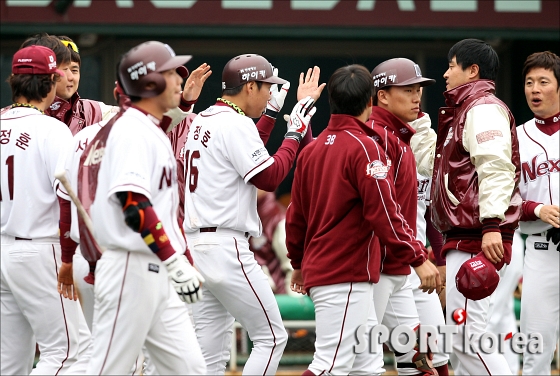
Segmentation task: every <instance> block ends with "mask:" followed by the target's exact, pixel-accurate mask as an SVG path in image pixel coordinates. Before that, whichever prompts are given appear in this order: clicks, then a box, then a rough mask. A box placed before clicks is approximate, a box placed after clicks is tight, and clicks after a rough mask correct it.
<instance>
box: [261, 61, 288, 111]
mask: <svg viewBox="0 0 560 376" xmlns="http://www.w3.org/2000/svg"><path fill="white" fill-rule="evenodd" d="M274 75H275V76H278V69H277V68H274ZM289 89H290V83H289V82H286V83H285V84H284V85H282V87H281V88H280V91H278V85H277V84H273V85H272V86H271V87H270V99H269V100H268V102H267V104H266V112H265V114H266V115H268V116H270V117H272V118H274V119H276V117H277V116H278V113H279V112H280V110H281V109H282V107H283V106H284V101H285V100H286V95H288V90H289Z"/></svg>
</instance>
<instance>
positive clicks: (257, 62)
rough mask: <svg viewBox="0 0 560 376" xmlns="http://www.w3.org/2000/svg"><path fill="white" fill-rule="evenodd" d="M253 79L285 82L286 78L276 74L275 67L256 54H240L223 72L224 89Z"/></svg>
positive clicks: (276, 82) (232, 87)
mask: <svg viewBox="0 0 560 376" xmlns="http://www.w3.org/2000/svg"><path fill="white" fill-rule="evenodd" d="M251 81H261V82H270V83H272V84H285V83H286V82H288V81H286V80H284V79H282V78H280V77H277V76H275V75H274V67H273V66H272V64H270V63H269V62H268V60H266V59H265V58H264V57H262V56H260V55H256V54H244V55H239V56H236V57H234V58H233V59H231V60H230V61H228V62H227V64H226V66H225V67H224V71H223V72H222V90H225V89H234V88H236V87H238V86H241V85H243V84H246V83H247V82H251Z"/></svg>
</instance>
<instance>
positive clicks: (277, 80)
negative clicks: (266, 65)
mask: <svg viewBox="0 0 560 376" xmlns="http://www.w3.org/2000/svg"><path fill="white" fill-rule="evenodd" d="M258 81H261V82H268V83H271V84H280V85H284V84H285V83H287V82H288V81H286V80H285V79H283V78H280V77H278V76H270V77H268V78H265V79H264V80H258Z"/></svg>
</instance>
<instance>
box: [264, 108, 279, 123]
mask: <svg viewBox="0 0 560 376" xmlns="http://www.w3.org/2000/svg"><path fill="white" fill-rule="evenodd" d="M264 114H265V115H266V116H268V117H270V118H272V119H274V120H276V117H278V112H277V111H274V110H271V109H270V108H267V109H266V111H265V112H264Z"/></svg>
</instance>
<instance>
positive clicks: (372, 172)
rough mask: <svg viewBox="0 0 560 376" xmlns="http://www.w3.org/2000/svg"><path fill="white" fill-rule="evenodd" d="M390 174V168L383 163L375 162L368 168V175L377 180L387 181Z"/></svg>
mask: <svg viewBox="0 0 560 376" xmlns="http://www.w3.org/2000/svg"><path fill="white" fill-rule="evenodd" d="M388 172H389V166H385V165H384V164H383V162H381V161H373V162H371V163H368V165H367V167H366V174H367V175H369V176H371V177H373V178H375V179H385V178H386V177H387V173H388Z"/></svg>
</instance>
